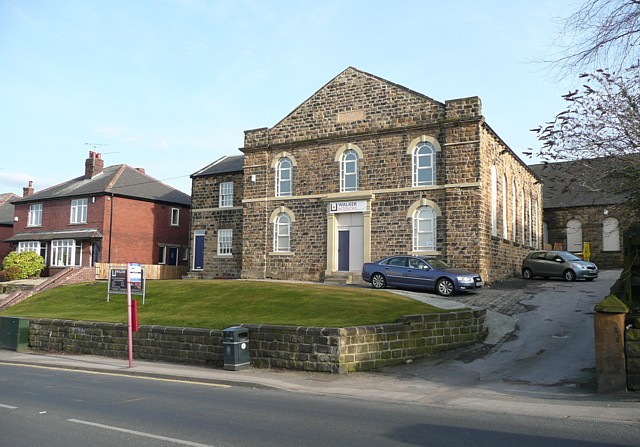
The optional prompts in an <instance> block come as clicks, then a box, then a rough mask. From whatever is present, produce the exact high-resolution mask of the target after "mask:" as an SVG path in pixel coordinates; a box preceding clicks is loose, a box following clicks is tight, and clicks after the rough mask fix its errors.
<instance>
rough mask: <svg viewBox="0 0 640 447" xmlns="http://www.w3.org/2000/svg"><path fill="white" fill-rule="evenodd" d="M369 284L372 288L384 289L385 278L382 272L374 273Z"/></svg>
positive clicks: (385, 284)
mask: <svg viewBox="0 0 640 447" xmlns="http://www.w3.org/2000/svg"><path fill="white" fill-rule="evenodd" d="M371 286H372V287H373V288H374V289H384V288H385V287H387V280H386V279H385V278H384V275H383V274H382V273H374V274H373V276H372V277H371Z"/></svg>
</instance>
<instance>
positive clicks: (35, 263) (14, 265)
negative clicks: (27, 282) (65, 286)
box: [2, 251, 44, 281]
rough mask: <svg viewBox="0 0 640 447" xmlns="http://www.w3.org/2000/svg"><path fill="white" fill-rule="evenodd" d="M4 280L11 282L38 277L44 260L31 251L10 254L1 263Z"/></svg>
mask: <svg viewBox="0 0 640 447" xmlns="http://www.w3.org/2000/svg"><path fill="white" fill-rule="evenodd" d="M2 269H3V270H4V274H5V279H7V280H9V281H13V280H16V279H26V278H31V277H33V276H39V275H40V272H42V270H43V269H44V259H43V258H42V256H40V255H39V254H37V253H34V252H32V251H23V252H22V253H17V252H15V251H14V252H11V253H9V254H8V255H7V256H6V257H5V258H4V260H3V261H2Z"/></svg>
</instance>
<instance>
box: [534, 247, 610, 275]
mask: <svg viewBox="0 0 640 447" xmlns="http://www.w3.org/2000/svg"><path fill="white" fill-rule="evenodd" d="M534 276H542V277H543V278H550V277H559V278H564V279H565V280H566V281H575V280H576V279H584V280H586V281H593V280H594V279H596V278H597V277H598V266H597V265H595V264H594V263H593V262H589V261H584V260H582V259H581V258H579V257H578V256H576V255H574V254H573V253H569V252H568V251H555V250H551V251H549V250H546V251H534V252H531V253H529V255H528V256H527V257H526V258H525V259H524V261H522V277H523V278H525V279H532V278H533V277H534Z"/></svg>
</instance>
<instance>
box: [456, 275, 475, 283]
mask: <svg viewBox="0 0 640 447" xmlns="http://www.w3.org/2000/svg"><path fill="white" fill-rule="evenodd" d="M458 282H459V283H462V284H473V278H470V277H468V276H458Z"/></svg>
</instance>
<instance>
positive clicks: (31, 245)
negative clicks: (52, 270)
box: [16, 241, 47, 259]
mask: <svg viewBox="0 0 640 447" xmlns="http://www.w3.org/2000/svg"><path fill="white" fill-rule="evenodd" d="M25 251H32V252H34V253H36V254H39V255H40V256H42V258H43V259H47V245H46V244H41V243H40V241H21V242H18V247H17V248H16V252H17V253H22V252H25Z"/></svg>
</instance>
